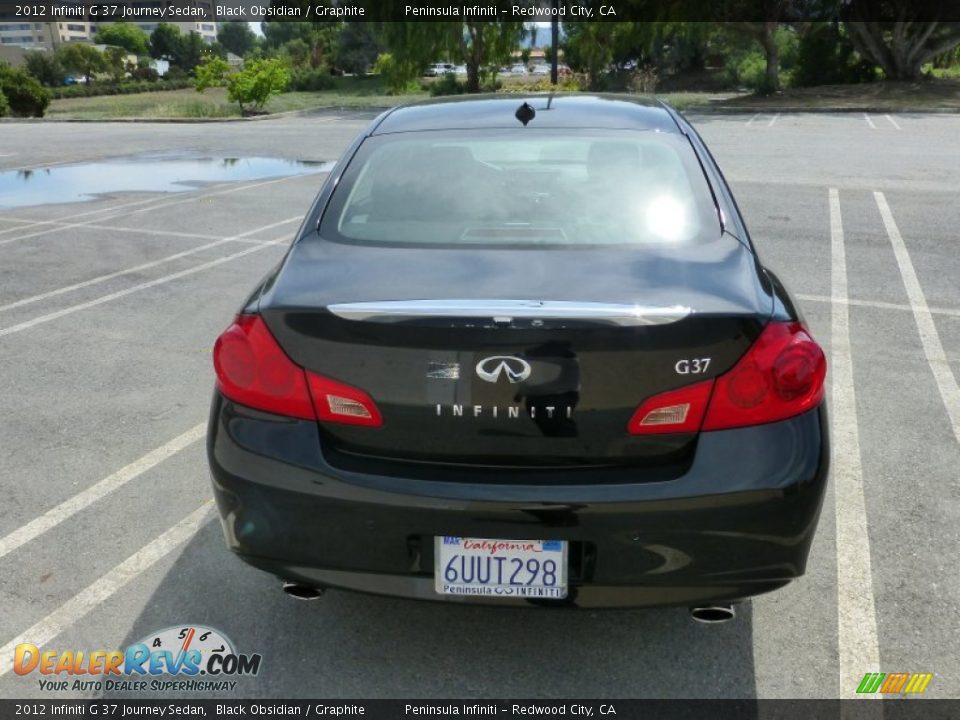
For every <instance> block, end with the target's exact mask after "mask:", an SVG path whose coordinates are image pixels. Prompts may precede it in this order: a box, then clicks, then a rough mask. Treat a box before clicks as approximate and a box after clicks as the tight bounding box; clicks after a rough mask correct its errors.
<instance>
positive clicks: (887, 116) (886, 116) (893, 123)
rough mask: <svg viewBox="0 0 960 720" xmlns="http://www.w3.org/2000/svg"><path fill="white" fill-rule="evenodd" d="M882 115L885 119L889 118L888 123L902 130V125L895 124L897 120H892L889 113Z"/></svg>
mask: <svg viewBox="0 0 960 720" xmlns="http://www.w3.org/2000/svg"><path fill="white" fill-rule="evenodd" d="M884 117H885V118H886V119H887V120H889V121H890V124H891V125H893V126H894V127H895V128H896V129H897V130H903V128H902V127H900V126H899V125H897V121H896V120H894V119H893V118H892V117H890V116H889V115H884Z"/></svg>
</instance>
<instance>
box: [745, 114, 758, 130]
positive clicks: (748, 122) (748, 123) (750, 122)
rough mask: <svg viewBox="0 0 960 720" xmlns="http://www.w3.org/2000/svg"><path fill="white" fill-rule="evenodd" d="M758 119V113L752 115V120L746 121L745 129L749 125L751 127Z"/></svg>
mask: <svg viewBox="0 0 960 720" xmlns="http://www.w3.org/2000/svg"><path fill="white" fill-rule="evenodd" d="M758 117H760V114H759V113H757V114H756V115H754V116H753V117H752V118H750V119H749V120H747V127H750V126H751V125H753V121H754V120H756V119H757V118H758Z"/></svg>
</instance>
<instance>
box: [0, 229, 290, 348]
mask: <svg viewBox="0 0 960 720" xmlns="http://www.w3.org/2000/svg"><path fill="white" fill-rule="evenodd" d="M286 239H287V238H284V237H280V238H277V239H275V240H270V241H267V242H264V243H261V244H259V245H254V246H253V247H249V248H247V249H246V250H241V251H240V252H236V253H233V254H232V255H227V256H225V257H222V258H217V259H216V260H211V261H209V262H205V263H202V264H201V265H196V266H194V267H192V268H187V269H186V270H181V271H180V272H175V273H173V274H171V275H164V276H162V277H158V278H155V279H154V280H150V281H148V282H144V283H140V284H139V285H134V286H133V287H128V288H126V289H125V290H118V291H117V292H113V293H110V294H109V295H103V296H101V297H98V298H94V299H93V300H88V301H87V302H82V303H78V304H77V305H70V306H69V307H65V308H62V309H60V310H57V311H56V312H52V313H48V314H46V315H41V316H40V317H36V318H34V319H33V320H27V321H26V322H22V323H18V324H16V325H11V326H10V327H5V328H0V337H4V336H6V335H12V334H14V333H17V332H20V331H22V330H29V329H30V328H32V327H36V326H37V325H42V324H43V323H48V322H50V321H52V320H57V319H59V318H62V317H64V316H65V315H70V314H71V313H75V312H79V311H81V310H87V309H88V308H92V307H96V306H97V305H102V304H103V303H107V302H110V301H111V300H117V299H119V298H122V297H126V296H127V295H132V294H133V293H135V292H140V291H141V290H147V289H148V288H152V287H156V286H157V285H163V284H165V283H168V282H172V281H174V280H179V279H180V278H183V277H187V276H189V275H193V274H195V273H198V272H203V271H204V270H209V269H210V268H214V267H217V266H218V265H223V264H224V263H227V262H230V261H231V260H236V259H237V258H241V257H244V256H245V255H249V254H250V253H255V252H257V251H258V250H264V249H266V248H268V247H276V246H278V245H280V244H282V243H283V242H284V241H285V240H286Z"/></svg>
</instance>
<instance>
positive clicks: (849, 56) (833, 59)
mask: <svg viewBox="0 0 960 720" xmlns="http://www.w3.org/2000/svg"><path fill="white" fill-rule="evenodd" d="M875 78H876V69H875V67H874V66H873V65H872V64H871V63H869V62H867V61H865V60H862V59H860V57H859V56H858V55H857V54H856V52H855V51H854V48H853V44H852V43H851V42H850V40H849V38H848V37H847V36H846V34H845V33H843V32H841V28H840V27H839V26H838V25H837V24H836V23H817V24H816V25H814V26H812V27H810V28H809V29H808V31H807V32H806V33H805V34H804V35H803V37H802V38H801V39H800V42H799V46H798V48H797V61H796V65H795V67H794V68H793V73H792V75H791V84H792V85H796V86H798V87H810V86H814V85H840V84H846V83H858V82H869V81H871V80H874V79H875Z"/></svg>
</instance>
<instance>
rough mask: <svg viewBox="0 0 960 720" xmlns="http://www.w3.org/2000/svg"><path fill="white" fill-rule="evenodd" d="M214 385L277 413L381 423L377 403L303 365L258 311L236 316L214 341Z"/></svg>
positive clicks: (250, 404)
mask: <svg viewBox="0 0 960 720" xmlns="http://www.w3.org/2000/svg"><path fill="white" fill-rule="evenodd" d="M213 367H214V369H215V370H216V373H217V387H218V388H219V390H220V392H221V393H223V395H224V396H225V397H227V398H229V399H230V400H233V401H234V402H236V403H239V404H240V405H246V406H248V407H252V408H256V409H258V410H265V411H266V412H270V413H273V414H275V415H284V416H286V417H295V418H301V419H303V420H319V421H321V422H334V423H344V424H348V425H366V426H368V427H379V426H380V425H382V424H383V418H382V417H381V415H380V410H379V409H378V408H377V405H376V403H375V402H374V401H373V398H371V397H370V396H369V395H368V394H367V393H365V392H364V391H363V390H360V389H359V388H355V387H353V386H351V385H345V384H344V383H340V382H337V381H336V380H332V379H331V378H328V377H325V376H323V375H318V374H316V373H313V372H310V371H308V370H304V369H303V368H302V367H300V366H299V365H297V364H296V363H295V362H293V360H291V359H290V358H289V357H288V356H287V354H286V353H285V352H284V351H283V348H281V347H280V344H279V343H278V342H277V341H276V339H275V338H274V337H273V334H272V333H271V332H270V330H269V328H267V324H266V323H265V322H264V321H263V318H261V317H260V316H259V315H239V316H237V318H236V320H235V321H234V323H233V324H232V325H231V326H230V327H228V328H227V329H226V330H225V331H224V332H223V334H221V335H220V337H219V338H217V342H216V344H215V345H214V346H213Z"/></svg>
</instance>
